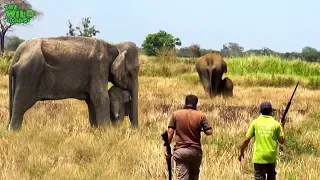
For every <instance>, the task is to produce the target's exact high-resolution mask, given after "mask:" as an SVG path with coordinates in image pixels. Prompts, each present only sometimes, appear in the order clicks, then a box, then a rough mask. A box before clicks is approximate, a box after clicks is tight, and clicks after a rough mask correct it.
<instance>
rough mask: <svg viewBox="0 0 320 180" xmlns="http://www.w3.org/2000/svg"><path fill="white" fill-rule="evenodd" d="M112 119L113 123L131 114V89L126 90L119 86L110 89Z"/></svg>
mask: <svg viewBox="0 0 320 180" xmlns="http://www.w3.org/2000/svg"><path fill="white" fill-rule="evenodd" d="M109 96H110V102H111V104H110V110H111V121H112V123H113V124H116V123H118V122H121V121H122V120H123V119H124V117H125V116H128V115H129V114H130V102H131V100H132V99H131V96H130V92H129V91H125V90H123V89H121V88H119V87H117V86H112V87H111V88H110V89H109Z"/></svg>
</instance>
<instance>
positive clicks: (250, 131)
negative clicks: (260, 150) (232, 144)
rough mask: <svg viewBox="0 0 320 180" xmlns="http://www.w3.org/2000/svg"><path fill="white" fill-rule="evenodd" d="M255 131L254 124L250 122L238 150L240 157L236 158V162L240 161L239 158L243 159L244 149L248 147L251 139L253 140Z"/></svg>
mask: <svg viewBox="0 0 320 180" xmlns="http://www.w3.org/2000/svg"><path fill="white" fill-rule="evenodd" d="M254 131H255V124H254V122H252V123H251V124H250V126H249V129H248V131H247V133H246V139H245V140H244V141H243V143H242V145H241V148H240V155H239V157H238V160H239V161H241V158H243V157H244V151H245V150H246V148H247V147H248V145H249V143H250V140H251V138H253V137H254V136H255V134H254Z"/></svg>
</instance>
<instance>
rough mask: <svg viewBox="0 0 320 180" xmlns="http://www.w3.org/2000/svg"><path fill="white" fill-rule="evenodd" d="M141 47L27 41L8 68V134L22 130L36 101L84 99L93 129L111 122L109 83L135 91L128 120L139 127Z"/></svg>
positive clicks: (95, 41) (76, 39) (71, 39)
mask: <svg viewBox="0 0 320 180" xmlns="http://www.w3.org/2000/svg"><path fill="white" fill-rule="evenodd" d="M138 71H139V59H138V48H137V46H136V44H135V43H133V42H122V43H117V44H112V43H108V42H105V41H103V40H100V39H95V38H87V37H51V38H39V39H32V40H27V41H25V42H23V43H22V44H21V45H20V46H19V47H18V48H17V50H16V53H15V56H14V59H13V62H12V64H11V66H10V69H9V97H10V99H9V102H10V113H9V117H10V119H9V130H16V129H20V128H21V125H22V121H23V115H24V113H25V112H26V111H27V110H28V109H29V108H31V107H32V106H33V105H34V104H35V103H36V102H37V101H44V100H59V99H66V98H75V99H79V100H85V102H86V103H87V105H88V110H89V120H90V124H91V125H92V126H94V127H96V126H100V125H105V124H107V123H109V122H111V121H110V99H109V94H108V87H107V83H108V81H110V82H112V83H113V84H114V85H116V86H118V87H121V88H122V89H124V90H127V91H129V92H130V95H131V97H132V101H131V103H130V109H131V111H130V114H129V118H130V120H131V124H132V126H133V127H138Z"/></svg>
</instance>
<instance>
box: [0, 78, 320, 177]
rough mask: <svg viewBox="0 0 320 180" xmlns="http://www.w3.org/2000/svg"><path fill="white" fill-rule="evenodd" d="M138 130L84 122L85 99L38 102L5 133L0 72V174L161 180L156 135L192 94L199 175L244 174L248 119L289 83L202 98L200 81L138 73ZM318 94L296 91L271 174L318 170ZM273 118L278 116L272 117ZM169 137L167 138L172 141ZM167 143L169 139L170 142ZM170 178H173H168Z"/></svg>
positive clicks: (280, 99) (279, 101) (282, 98)
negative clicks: (201, 128) (202, 125)
mask: <svg viewBox="0 0 320 180" xmlns="http://www.w3.org/2000/svg"><path fill="white" fill-rule="evenodd" d="M139 83H140V85H139V129H131V128H130V123H129V120H128V118H126V119H125V121H124V122H123V123H122V124H120V125H119V126H117V127H103V128H98V129H92V128H90V127H89V121H88V110H87V106H86V104H85V102H83V101H78V100H74V99H67V100H61V101H43V102H38V103H37V104H36V105H34V106H33V107H32V108H31V109H29V110H28V111H27V113H26V114H25V116H24V121H23V126H22V130H21V131H20V132H15V133H12V132H8V131H7V129H6V125H7V122H8V86H7V77H6V76H4V77H1V78H0V118H1V120H2V121H0V179H13V180H15V179H19V180H20V179H21V180H24V179H35V180H37V179H48V180H50V179H61V180H64V179H66V180H67V179H114V180H125V179H139V180H140V179H141V180H147V179H148V180H149V179H152V180H156V179H159V180H160V179H166V164H165V159H164V155H163V152H162V147H163V146H162V145H163V142H162V140H161V137H160V134H161V132H162V131H163V130H165V129H166V127H167V123H168V122H167V118H168V116H169V114H170V113H172V112H173V111H174V110H176V109H178V108H180V107H182V105H183V103H184V97H185V95H186V94H188V93H193V94H196V95H198V97H199V109H200V110H201V111H203V112H204V113H206V114H207V117H208V119H209V122H210V124H211V125H212V126H213V130H214V134H213V135H212V136H209V137H206V136H204V135H203V134H202V140H201V141H202V147H203V152H204V155H203V162H202V165H201V176H200V179H201V180H211V179H217V180H220V179H221V180H224V179H228V180H238V179H252V177H253V167H252V164H251V156H252V143H251V144H250V145H249V147H248V149H247V151H246V153H245V159H244V161H242V162H241V163H240V162H239V161H238V160H237V155H238V152H239V146H240V144H241V142H242V140H243V138H244V136H245V132H246V130H247V128H248V125H249V123H250V122H251V121H252V120H253V119H254V118H256V117H257V115H258V112H257V109H256V107H257V106H258V104H259V103H260V102H261V101H263V100H269V101H271V102H272V104H273V106H274V108H276V109H280V110H282V111H283V109H284V108H285V105H286V102H287V100H288V98H289V96H290V94H291V92H292V89H291V88H270V87H242V86H235V93H234V97H233V98H228V99H221V98H213V99H208V98H207V97H205V96H204V92H203V89H202V87H201V85H200V84H198V85H195V84H191V83H187V82H184V81H181V80H179V79H178V78H164V77H140V79H139ZM318 102H320V92H318V91H312V90H308V89H305V88H299V89H298V90H297V93H296V96H295V98H294V101H293V102H292V106H291V108H290V111H289V113H288V116H287V117H288V119H287V120H288V122H287V124H286V132H287V133H286V134H287V142H286V145H285V147H284V152H283V154H281V155H280V156H279V161H278V165H277V171H278V179H279V180H287V179H305V180H313V179H317V178H318V177H319V176H320V167H319V166H318V163H319V160H320V155H319V152H320V144H319V141H318V139H319V138H320V123H319V122H320V121H318V119H319V117H320V115H319V114H317V113H314V112H319V110H320V107H319V106H318ZM275 117H276V119H279V117H280V115H279V114H277V115H275ZM173 141H175V139H174V140H173ZM173 144H174V142H173ZM173 144H172V145H173ZM174 179H175V178H174Z"/></svg>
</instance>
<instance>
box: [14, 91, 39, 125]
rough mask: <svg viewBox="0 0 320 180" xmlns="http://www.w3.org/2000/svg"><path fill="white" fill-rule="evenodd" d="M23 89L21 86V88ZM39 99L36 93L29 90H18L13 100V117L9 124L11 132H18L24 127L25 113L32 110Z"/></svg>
mask: <svg viewBox="0 0 320 180" xmlns="http://www.w3.org/2000/svg"><path fill="white" fill-rule="evenodd" d="M20 87H21V86H20ZM36 102H37V99H36V98H35V95H34V93H33V92H32V91H31V90H30V89H28V88H17V89H16V91H15V95H14V98H13V104H12V117H11V120H10V124H9V127H8V129H9V131H10V130H13V131H14V130H18V129H20V128H21V126H22V121H23V116H24V113H25V112H26V111H27V110H28V109H30V108H31V107H32V106H33V105H34V104H35V103H36Z"/></svg>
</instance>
